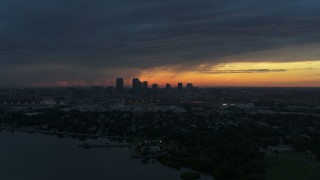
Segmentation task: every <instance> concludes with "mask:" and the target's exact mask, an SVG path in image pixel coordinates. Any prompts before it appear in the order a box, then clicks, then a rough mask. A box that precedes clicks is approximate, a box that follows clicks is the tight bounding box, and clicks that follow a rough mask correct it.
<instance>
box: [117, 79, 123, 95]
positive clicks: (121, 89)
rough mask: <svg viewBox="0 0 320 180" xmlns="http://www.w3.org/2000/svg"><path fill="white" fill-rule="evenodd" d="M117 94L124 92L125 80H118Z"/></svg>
mask: <svg viewBox="0 0 320 180" xmlns="http://www.w3.org/2000/svg"><path fill="white" fill-rule="evenodd" d="M116 92H117V93H122V92H123V78H117V79H116Z"/></svg>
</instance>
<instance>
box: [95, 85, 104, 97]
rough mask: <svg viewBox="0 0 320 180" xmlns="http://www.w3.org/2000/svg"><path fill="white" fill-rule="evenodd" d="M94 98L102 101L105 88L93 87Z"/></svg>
mask: <svg viewBox="0 0 320 180" xmlns="http://www.w3.org/2000/svg"><path fill="white" fill-rule="evenodd" d="M92 97H93V98H95V99H101V98H103V97H104V88H103V87H102V86H93V87H92Z"/></svg>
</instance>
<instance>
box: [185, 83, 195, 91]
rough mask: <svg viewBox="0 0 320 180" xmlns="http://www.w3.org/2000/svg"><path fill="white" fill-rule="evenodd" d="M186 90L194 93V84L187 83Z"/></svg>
mask: <svg viewBox="0 0 320 180" xmlns="http://www.w3.org/2000/svg"><path fill="white" fill-rule="evenodd" d="M186 89H187V90H188V91H193V84H192V83H187V86H186Z"/></svg>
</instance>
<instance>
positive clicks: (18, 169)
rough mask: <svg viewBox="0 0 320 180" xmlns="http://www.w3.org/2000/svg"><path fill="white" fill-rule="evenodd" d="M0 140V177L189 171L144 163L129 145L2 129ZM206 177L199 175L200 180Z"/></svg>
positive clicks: (57, 179) (120, 176)
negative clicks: (114, 145) (105, 145)
mask: <svg viewBox="0 0 320 180" xmlns="http://www.w3.org/2000/svg"><path fill="white" fill-rule="evenodd" d="M86 142H90V143H100V144H101V143H104V142H106V140H102V139H100V140H87V141H86ZM0 143H1V145H0V179H1V180H21V179H27V180H28V179H30V180H44V179H46V180H64V179H67V180H73V179H76V180H88V179H90V180H101V179H105V180H132V179H137V180H144V179H146V180H164V179H166V180H171V179H172V180H179V179H181V178H180V177H179V176H180V174H181V173H182V172H190V171H191V170H188V169H181V170H176V169H171V168H169V167H166V166H163V165H161V164H159V163H157V162H156V163H154V164H152V163H151V164H146V165H145V164H143V163H141V161H140V160H136V159H131V158H130V150H129V149H128V148H109V149H108V150H106V149H104V148H91V149H81V148H79V147H78V145H79V144H82V143H84V142H83V141H80V140H75V139H72V138H65V139H60V138H58V137H56V136H50V135H42V134H37V135H36V134H29V133H24V132H14V133H11V132H7V131H2V132H1V133H0ZM209 179H210V180H212V178H211V177H210V176H205V175H202V176H201V180H209Z"/></svg>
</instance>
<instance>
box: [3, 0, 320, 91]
mask: <svg viewBox="0 0 320 180" xmlns="http://www.w3.org/2000/svg"><path fill="white" fill-rule="evenodd" d="M318 7H320V1H318V0H268V1H257V0H229V1H225V0H201V1H199V0H117V1H116V0H90V1H88V0H28V1H26V0H2V1H0V65H1V66H0V76H1V77H3V78H0V85H1V86H16V85H27V84H32V83H40V82H47V81H62V80H63V81H79V80H83V81H85V82H89V81H97V80H98V81H100V80H99V79H102V78H103V79H108V78H109V79H111V78H114V77H116V76H125V77H131V76H134V75H137V74H139V71H140V69H148V68H154V67H161V66H180V67H181V66H182V68H186V69H190V68H191V69H192V67H193V66H198V65H201V64H209V65H214V64H218V63H223V62H243V61H253V62H255V61H258V62H259V61H264V60H265V59H264V58H262V57H261V56H263V57H265V56H266V54H267V55H268V58H267V59H266V60H267V61H274V62H277V61H287V62H290V61H302V60H319V59H318V55H319V52H318V47H319V43H320V13H319V11H318ZM282 49H284V50H283V51H282ZM302 50H303V51H302ZM279 51H280V52H279ZM263 52H267V53H263ZM273 52H276V53H273ZM299 52H301V53H302V54H303V55H301V54H300V53H299ZM303 52H308V53H303ZM247 57H248V58H247ZM129 69H130V70H129ZM275 70H277V68H275ZM129 72H130V73H129ZM106 81H108V80H106Z"/></svg>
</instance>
